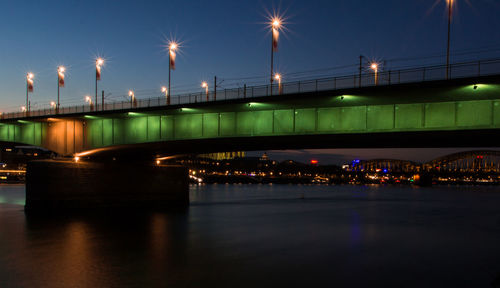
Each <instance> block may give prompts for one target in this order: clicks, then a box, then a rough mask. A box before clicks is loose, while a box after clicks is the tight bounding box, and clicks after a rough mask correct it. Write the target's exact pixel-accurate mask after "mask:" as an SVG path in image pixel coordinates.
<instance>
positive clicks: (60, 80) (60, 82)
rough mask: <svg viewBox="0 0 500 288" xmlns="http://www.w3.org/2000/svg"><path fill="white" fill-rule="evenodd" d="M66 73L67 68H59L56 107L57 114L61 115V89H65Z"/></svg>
mask: <svg viewBox="0 0 500 288" xmlns="http://www.w3.org/2000/svg"><path fill="white" fill-rule="evenodd" d="M65 72H66V68H65V67H64V66H59V67H57V106H56V114H57V113H59V108H60V107H61V102H60V97H59V95H60V92H59V88H60V87H64V73H65Z"/></svg>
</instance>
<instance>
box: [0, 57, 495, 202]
mask: <svg viewBox="0 0 500 288" xmlns="http://www.w3.org/2000/svg"><path fill="white" fill-rule="evenodd" d="M445 71H446V67H444V66H435V67H423V68H419V69H406V70H400V71H386V72H381V73H379V74H378V75H372V74H362V75H351V76H345V77H333V78H325V79H314V80H307V81H298V82H291V83H283V84H282V86H281V87H279V86H278V85H274V87H270V86H256V87H245V86H244V87H243V88H236V89H227V90H223V91H214V92H212V93H211V94H210V93H208V94H206V95H205V94H204V93H195V94H188V95H178V96H176V97H174V98H173V101H171V103H172V102H173V103H174V104H172V105H167V104H166V99H165V98H155V99H143V100H139V101H137V102H121V103H108V104H105V105H102V106H100V107H95V108H96V110H95V111H92V110H93V109H92V108H93V107H89V106H78V107H64V108H61V109H60V110H59V111H57V112H58V113H55V112H56V111H54V110H50V109H46V110H39V111H30V113H29V114H28V113H26V112H25V113H6V114H2V115H1V119H0V141H3V142H10V143H22V144H28V145H35V146H40V147H43V148H46V149H49V150H51V151H55V152H57V153H59V154H60V155H67V156H73V155H75V156H76V157H75V160H76V159H81V160H84V159H86V163H73V164H71V163H66V162H65V163H52V162H51V163H32V164H31V166H30V165H29V166H28V171H27V179H28V181H27V188H26V190H27V204H26V207H27V208H28V207H30V209H34V208H35V207H60V206H67V207H96V206H99V205H101V206H112V205H116V195H114V194H113V193H116V192H114V190H113V191H111V192H110V191H109V189H107V187H108V186H110V185H111V186H113V185H116V182H120V187H118V188H117V190H119V191H125V192H122V194H125V195H126V197H125V198H126V199H129V200H128V201H125V202H126V203H128V204H130V203H135V202H140V203H142V202H147V203H149V204H160V203H163V204H164V203H170V202H173V201H174V200H175V201H177V202H180V203H184V204H183V205H186V203H187V198H186V197H187V191H188V188H187V172H186V171H184V170H183V169H182V168H181V167H166V166H164V167H160V166H161V165H158V167H157V168H154V169H153V168H151V167H150V166H144V167H143V169H137V167H135V166H131V165H127V164H126V163H127V162H129V161H130V160H131V159H141V161H143V162H148V163H150V164H151V163H157V164H158V163H159V162H157V161H160V160H161V159H164V158H168V157H169V156H170V155H175V154H182V153H189V154H201V153H210V152H222V151H242V150H267V149H298V148H341V147H349V148H353V147H360V148H361V147H460V146H461V147H494V146H498V142H496V141H494V139H495V138H496V136H498V132H499V131H500V60H491V61H478V62H471V63H461V64H454V65H451V69H450V74H449V75H448V78H447V79H443V78H444V75H445V74H446V73H445ZM450 75H451V76H450ZM375 76H376V77H375ZM375 78H377V79H378V81H376V82H375V81H374V79H375ZM272 88H273V89H272ZM88 160H92V161H93V163H91V162H88ZM117 160H118V161H117ZM120 160H124V161H120ZM153 161H154V162H153ZM97 162H99V163H101V164H96V163H97ZM120 162H121V164H119V165H118V163H120ZM102 163H115V164H102ZM30 170H31V172H30ZM182 175H185V177H184V176H182ZM136 177H140V178H141V179H142V180H145V179H150V180H151V181H146V182H147V184H148V188H145V187H143V186H141V185H142V184H138V183H136V182H138V181H133V179H135V178H136ZM90 179H92V180H90ZM110 179H114V180H110ZM153 179H154V180H153ZM115 180H118V181H115ZM102 183H104V184H102ZM141 183H142V181H141ZM165 187H168V189H170V190H173V191H174V192H175V193H172V194H168V195H169V196H168V197H167V196H165V195H166V194H165V193H163V192H164V190H165V189H166V188H165ZM143 190H146V191H148V192H147V193H149V194H147V195H149V196H147V197H145V196H144V195H143V193H142V192H141V191H143ZM53 191H56V192H53ZM151 191H153V192H151ZM54 193H56V194H54ZM110 193H111V195H110ZM122 194H120V197H124V196H123V195H122ZM150 194H151V195H150ZM138 195H140V196H139V198H138ZM169 197H170V198H169ZM145 199H149V201H145ZM61 203H62V204H61ZM103 203H105V205H104V204H103Z"/></svg>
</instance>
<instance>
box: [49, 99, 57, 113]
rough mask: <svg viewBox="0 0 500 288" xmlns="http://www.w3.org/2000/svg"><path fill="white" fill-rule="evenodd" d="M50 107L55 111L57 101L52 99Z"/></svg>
mask: <svg viewBox="0 0 500 288" xmlns="http://www.w3.org/2000/svg"><path fill="white" fill-rule="evenodd" d="M50 108H52V109H54V111H55V110H56V102H54V101H50Z"/></svg>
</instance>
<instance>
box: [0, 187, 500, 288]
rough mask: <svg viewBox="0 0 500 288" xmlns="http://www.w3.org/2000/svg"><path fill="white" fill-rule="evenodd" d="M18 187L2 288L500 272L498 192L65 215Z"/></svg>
mask: <svg viewBox="0 0 500 288" xmlns="http://www.w3.org/2000/svg"><path fill="white" fill-rule="evenodd" d="M1 189H2V188H0V190H1ZM16 189H17V188H16V187H15V188H14V189H13V190H7V191H6V190H5V189H4V190H2V191H0V195H3V196H4V197H7V196H5V195H8V197H9V199H11V200H9V201H10V202H9V203H7V204H5V203H3V204H1V203H0V287H1V288H5V287H8V288H9V287H49V288H50V287H239V288H241V287H260V286H276V287H283V286H302V287H325V286H336V287H338V286H340V287H365V286H390V287H450V286H453V287H488V285H489V284H490V283H491V281H492V280H493V278H494V275H495V274H496V273H498V272H499V271H500V264H499V262H498V258H499V256H500V246H499V245H498V243H500V214H499V212H498V204H499V203H500V193H497V189H496V188H495V187H493V188H484V187H479V188H478V187H476V188H474V189H472V188H464V189H461V188H446V187H444V188H443V187H440V188H432V189H431V188H425V189H418V191H416V190H415V189H414V188H410V187H396V186H392V187H391V186H388V187H382V186H369V187H355V186H306V185H302V186H288V185H272V186H268V185H235V186H227V185H208V186H194V187H192V190H191V199H192V202H191V205H190V207H189V209H188V211H185V212H183V213H180V212H177V213H172V212H161V211H159V212H154V213H139V212H137V213H136V212H132V211H129V212H125V213H112V212H109V213H90V214H88V215H67V216H64V217H40V216H35V215H25V214H24V212H23V210H22V206H21V205H15V204H13V203H12V201H21V200H24V199H19V195H20V193H18V192H19V191H17V190H16ZM495 189H496V190H495ZM302 193H303V194H304V195H305V197H304V199H302V198H301V197H299V195H300V194H302ZM16 195H17V196H16ZM16 197H18V198H17V200H16ZM464 271H465V272H464ZM457 275H465V276H466V277H457Z"/></svg>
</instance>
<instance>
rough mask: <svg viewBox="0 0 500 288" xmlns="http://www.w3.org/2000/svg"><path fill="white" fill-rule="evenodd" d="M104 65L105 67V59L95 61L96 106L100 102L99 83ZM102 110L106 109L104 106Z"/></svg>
mask: <svg viewBox="0 0 500 288" xmlns="http://www.w3.org/2000/svg"><path fill="white" fill-rule="evenodd" d="M103 65H104V59H102V58H101V57H99V58H97V59H96V60H95V104H96V105H97V103H98V101H97V81H100V80H101V68H102V66H103ZM103 101H104V100H103ZM103 104H104V103H103ZM101 109H104V105H103V107H101Z"/></svg>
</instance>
